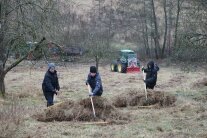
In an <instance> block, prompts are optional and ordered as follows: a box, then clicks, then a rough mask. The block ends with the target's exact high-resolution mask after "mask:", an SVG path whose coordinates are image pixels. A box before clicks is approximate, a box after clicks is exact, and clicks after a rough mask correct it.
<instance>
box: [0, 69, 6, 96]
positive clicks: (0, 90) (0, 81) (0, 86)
mask: <svg viewBox="0 0 207 138" xmlns="http://www.w3.org/2000/svg"><path fill="white" fill-rule="evenodd" d="M0 74H1V75H0V94H1V95H2V96H3V97H4V96H5V83H4V78H5V74H4V72H2V71H0Z"/></svg>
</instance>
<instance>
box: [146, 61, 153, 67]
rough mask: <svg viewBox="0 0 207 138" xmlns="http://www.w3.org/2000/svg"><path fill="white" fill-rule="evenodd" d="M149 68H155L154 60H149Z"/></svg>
mask: <svg viewBox="0 0 207 138" xmlns="http://www.w3.org/2000/svg"><path fill="white" fill-rule="evenodd" d="M147 68H148V69H153V68H154V61H150V62H148V64H147Z"/></svg>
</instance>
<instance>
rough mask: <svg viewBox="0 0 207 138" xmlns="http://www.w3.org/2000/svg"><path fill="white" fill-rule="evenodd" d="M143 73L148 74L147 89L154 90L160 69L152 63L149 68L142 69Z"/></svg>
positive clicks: (145, 81) (148, 65) (149, 63)
mask: <svg viewBox="0 0 207 138" xmlns="http://www.w3.org/2000/svg"><path fill="white" fill-rule="evenodd" d="M142 71H144V72H145V73H146V79H145V80H144V83H146V88H147V89H154V87H155V85H156V82H157V72H158V71H159V67H158V66H157V65H156V64H155V63H154V62H153V61H150V62H148V64H147V68H146V69H145V68H144V67H143V68H142Z"/></svg>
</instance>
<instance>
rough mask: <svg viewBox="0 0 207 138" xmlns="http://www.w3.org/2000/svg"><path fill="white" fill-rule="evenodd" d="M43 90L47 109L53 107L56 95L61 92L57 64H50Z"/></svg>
mask: <svg viewBox="0 0 207 138" xmlns="http://www.w3.org/2000/svg"><path fill="white" fill-rule="evenodd" d="M42 90H43V93H44V96H45V99H46V100H47V107H48V106H52V105H53V104H54V103H53V99H54V94H56V95H57V91H59V90H60V86H59V81H58V77H57V71H56V70H55V64H54V63H49V64H48V71H47V72H46V74H45V77H44V80H43V83H42Z"/></svg>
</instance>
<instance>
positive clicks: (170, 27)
mask: <svg viewBox="0 0 207 138" xmlns="http://www.w3.org/2000/svg"><path fill="white" fill-rule="evenodd" d="M169 5H170V7H169V13H168V15H169V26H168V42H167V45H168V55H169V56H170V55H171V45H172V44H171V40H172V38H171V37H172V24H173V19H172V14H173V13H172V9H173V2H172V1H170V4H169Z"/></svg>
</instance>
